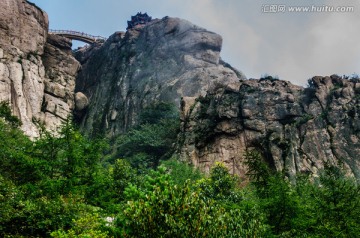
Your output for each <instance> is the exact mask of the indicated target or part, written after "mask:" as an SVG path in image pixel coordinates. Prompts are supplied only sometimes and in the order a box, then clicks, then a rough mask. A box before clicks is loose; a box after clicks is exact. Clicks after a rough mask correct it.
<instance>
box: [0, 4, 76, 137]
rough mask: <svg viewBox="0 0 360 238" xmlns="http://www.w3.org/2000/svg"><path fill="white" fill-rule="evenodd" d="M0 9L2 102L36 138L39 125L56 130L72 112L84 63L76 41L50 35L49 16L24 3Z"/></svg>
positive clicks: (23, 127) (0, 97) (0, 87)
mask: <svg viewBox="0 0 360 238" xmlns="http://www.w3.org/2000/svg"><path fill="white" fill-rule="evenodd" d="M0 5H1V8H0V101H6V102H8V103H9V105H10V107H11V109H12V112H13V114H14V115H16V116H17V117H19V119H20V120H21V122H22V126H21V129H22V130H23V131H24V132H25V133H26V134H27V135H29V136H30V137H37V136H38V128H37V126H36V123H37V122H40V123H44V124H45V127H46V128H47V129H49V130H53V131H55V130H56V128H57V127H58V126H59V125H60V124H61V122H62V121H63V120H64V119H66V118H67V117H68V116H69V115H71V113H72V109H73V107H74V96H73V94H74V93H73V92H74V88H75V76H76V73H77V70H78V68H79V66H80V64H79V63H78V62H77V61H76V60H75V58H74V57H73V56H72V55H71V41H70V40H68V39H66V38H62V37H57V36H51V35H48V24H49V23H48V16H47V14H46V13H45V12H44V11H42V10H41V9H39V8H38V7H36V6H35V5H33V4H31V3H29V2H27V1H23V0H4V1H2V2H1V4H0Z"/></svg>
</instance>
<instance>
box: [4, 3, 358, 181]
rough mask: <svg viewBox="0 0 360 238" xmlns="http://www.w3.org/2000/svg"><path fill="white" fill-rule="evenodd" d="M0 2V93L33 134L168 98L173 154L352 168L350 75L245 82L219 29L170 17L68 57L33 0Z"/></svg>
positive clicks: (89, 126) (206, 163)
mask: <svg viewBox="0 0 360 238" xmlns="http://www.w3.org/2000/svg"><path fill="white" fill-rule="evenodd" d="M1 6H2V8H0V101H8V102H9V103H10V106H11V108H12V111H13V113H14V115H16V116H18V117H19V118H20V119H21V121H22V130H23V131H24V132H25V133H26V134H27V135H29V136H30V137H37V136H38V129H37V127H36V122H42V123H44V125H45V127H46V128H47V129H49V130H53V131H56V128H57V127H58V126H59V125H60V124H61V123H62V122H63V121H64V120H65V119H66V118H67V117H68V116H69V115H71V114H72V113H74V114H75V117H76V118H77V119H78V120H79V122H80V124H81V126H82V129H83V131H84V132H85V133H88V134H93V135H95V134H98V133H100V134H103V135H106V136H107V137H115V136H117V135H119V134H121V133H124V132H126V131H127V130H128V129H130V128H131V127H132V126H134V125H136V124H137V122H138V117H139V114H140V113H141V111H142V109H143V108H145V107H147V106H149V105H151V104H153V103H155V102H158V101H166V102H171V103H174V104H175V105H177V106H179V110H180V112H181V121H182V122H181V133H180V136H179V146H178V151H179V154H180V157H181V159H182V160H184V161H188V162H191V163H193V164H194V165H196V166H197V167H200V168H202V169H203V170H204V171H208V170H209V168H210V167H211V166H212V165H213V164H214V163H215V162H217V161H222V162H224V163H225V164H226V165H227V166H228V167H229V170H230V171H231V172H232V173H235V174H239V175H240V176H244V174H245V173H246V169H247V168H246V166H245V165H244V152H245V151H246V150H247V149H256V150H258V151H259V152H261V154H262V155H263V157H264V160H265V161H266V162H267V163H268V164H269V166H270V167H272V168H274V169H277V170H283V171H285V172H286V173H287V174H288V176H289V177H290V178H293V177H294V176H295V174H296V173H299V172H300V173H310V174H314V175H317V174H318V171H319V170H320V169H321V168H322V167H323V166H324V163H326V162H329V163H331V164H338V163H342V164H343V166H344V167H345V168H346V170H347V171H348V173H349V174H351V175H353V176H355V177H356V178H358V179H359V178H360V171H359V169H360V164H359V158H360V156H359V155H360V119H359V117H360V108H359V105H360V104H359V100H360V95H359V94H360V82H359V80H358V79H353V80H347V79H343V78H341V77H339V76H336V75H332V76H330V77H314V78H313V79H312V80H311V81H310V84H311V85H310V87H309V88H303V87H299V86H296V85H292V84H291V83H290V82H287V81H283V80H274V79H272V78H268V79H258V80H256V79H251V80H246V78H245V76H244V75H243V74H242V73H241V72H239V71H238V70H236V69H234V68H233V67H231V66H230V65H228V64H227V63H225V62H224V61H222V60H221V58H220V51H221V46H222V38H221V36H219V35H218V34H216V33H213V32H210V31H207V30H205V29H203V28H201V27H198V26H196V25H194V24H192V23H190V22H188V21H186V20H182V19H178V18H170V17H165V18H163V19H155V20H152V21H151V22H150V23H147V24H146V25H137V26H136V27H134V28H132V29H129V30H128V31H127V32H126V33H125V32H116V33H115V34H113V35H112V36H111V37H109V39H108V40H107V41H106V42H105V43H103V44H93V45H91V46H88V47H84V48H82V49H80V50H79V51H78V52H76V58H77V60H76V59H75V58H74V57H73V56H72V51H71V41H70V40H68V39H66V38H63V37H59V36H55V35H48V34H47V31H48V18H47V15H46V13H45V12H43V11H42V10H41V9H39V8H37V7H36V6H34V5H33V4H30V3H29V2H27V1H24V0H4V1H2V3H1ZM79 70H80V72H79V75H78V76H77V73H78V71H79ZM76 76H77V77H76ZM75 92H76V93H75Z"/></svg>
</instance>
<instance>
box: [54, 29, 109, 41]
mask: <svg viewBox="0 0 360 238" xmlns="http://www.w3.org/2000/svg"><path fill="white" fill-rule="evenodd" d="M49 34H54V35H60V36H63V37H66V38H69V39H72V40H78V41H82V42H85V43H88V44H93V43H96V42H104V41H105V40H106V38H105V37H102V36H93V35H90V34H86V33H84V32H79V31H69V30H49Z"/></svg>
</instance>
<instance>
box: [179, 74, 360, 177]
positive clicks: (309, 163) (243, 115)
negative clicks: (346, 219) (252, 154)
mask: <svg viewBox="0 0 360 238" xmlns="http://www.w3.org/2000/svg"><path fill="white" fill-rule="evenodd" d="M311 82H312V83H311V87H309V88H305V89H304V88H302V87H299V86H294V85H292V84H291V83H289V82H287V81H282V80H245V81H241V85H240V86H239V88H238V89H235V90H234V89H232V88H228V87H224V86H221V87H219V88H218V89H216V90H213V91H212V92H210V93H209V94H208V95H207V96H205V97H199V98H197V99H196V100H190V101H189V100H187V99H186V98H185V99H184V100H183V103H182V139H181V146H180V149H179V150H180V153H181V158H182V159H183V160H185V161H191V162H192V163H193V164H195V165H196V166H197V167H200V168H202V169H203V170H205V171H208V170H209V168H210V167H211V166H212V165H213V164H214V163H215V162H216V161H222V162H224V163H225V164H227V166H228V167H229V169H230V171H231V172H233V173H235V174H239V175H240V176H244V174H245V173H246V169H247V168H246V166H245V165H244V153H245V151H246V150H247V149H255V150H257V151H259V152H260V153H261V154H262V155H263V158H264V160H265V161H266V162H267V163H268V164H269V165H270V166H271V167H273V168H274V169H277V170H279V171H280V170H283V171H285V172H286V173H287V174H288V176H289V177H290V178H292V177H294V175H295V174H296V173H299V172H302V173H311V174H314V175H316V174H317V173H318V170H319V169H321V168H323V166H324V163H325V162H328V163H330V164H334V165H336V164H338V163H339V162H340V163H342V164H343V165H344V167H345V169H346V170H347V171H348V172H349V174H352V175H354V176H355V177H356V178H357V179H360V87H359V85H360V84H359V83H360V81H359V80H352V81H350V80H346V79H342V78H340V77H339V76H336V75H333V76H331V77H314V78H313V79H312V81H311Z"/></svg>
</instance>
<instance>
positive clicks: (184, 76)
mask: <svg viewBox="0 0 360 238" xmlns="http://www.w3.org/2000/svg"><path fill="white" fill-rule="evenodd" d="M221 44H222V38H221V36H220V35H218V34H215V33H213V32H209V31H207V30H205V29H203V28H200V27H198V26H195V25H194V24H192V23H190V22H188V21H186V20H182V19H178V18H170V17H166V18H163V19H161V20H159V19H155V20H153V21H151V22H149V23H148V24H146V25H145V26H143V25H140V26H139V27H136V28H132V29H129V30H128V31H127V32H126V34H125V36H123V35H121V34H120V35H119V33H115V34H114V35H112V36H111V37H109V39H108V40H107V41H106V42H105V43H104V44H103V45H102V46H101V47H98V46H94V47H88V48H86V49H81V50H80V51H79V52H78V53H77V55H76V57H77V58H78V59H79V60H80V61H81V62H82V70H81V72H80V74H79V77H78V79H77V82H76V91H81V92H84V93H85V94H86V95H87V96H88V97H89V99H90V102H89V107H88V110H87V112H86V113H85V114H84V115H83V118H82V128H83V130H84V131H85V132H86V133H92V131H104V132H106V134H109V135H111V136H114V135H115V136H116V135H118V134H120V133H122V132H124V131H126V130H128V129H129V128H131V127H132V126H134V125H135V124H136V123H137V122H138V117H139V113H140V112H141V110H143V108H145V107H147V106H149V105H151V104H153V103H155V102H158V101H165V102H171V103H174V104H175V105H177V106H178V107H180V101H181V98H182V97H184V105H183V108H184V110H185V111H184V113H188V111H189V110H190V109H191V108H192V105H193V102H192V101H191V98H194V97H197V96H205V95H206V93H207V91H208V90H209V89H210V88H216V87H217V85H228V88H233V90H237V88H236V87H238V86H239V83H238V81H239V79H245V77H244V76H243V75H242V74H241V73H240V72H239V71H235V70H233V68H231V66H229V65H228V64H226V63H224V62H223V61H221V64H220V63H219V62H220V57H219V55H220V50H221ZM89 52H91V54H89ZM100 66H101V67H100ZM105 105H106V106H105ZM114 110H116V111H117V112H118V115H117V117H116V120H112V119H111V118H112V113H111V112H112V111H114ZM233 112H234V110H228V111H224V112H223V115H224V116H226V117H236V114H234V113H233ZM101 125H108V126H107V127H101V128H99V126H101Z"/></svg>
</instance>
